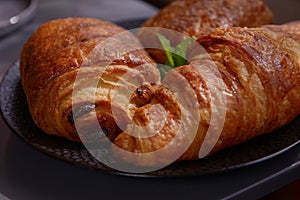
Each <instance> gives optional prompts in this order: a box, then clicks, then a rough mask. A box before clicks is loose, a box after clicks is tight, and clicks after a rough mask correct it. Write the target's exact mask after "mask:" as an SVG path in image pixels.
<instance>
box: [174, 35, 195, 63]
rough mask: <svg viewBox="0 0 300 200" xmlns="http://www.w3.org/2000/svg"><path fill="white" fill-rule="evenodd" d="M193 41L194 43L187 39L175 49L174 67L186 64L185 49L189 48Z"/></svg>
mask: <svg viewBox="0 0 300 200" xmlns="http://www.w3.org/2000/svg"><path fill="white" fill-rule="evenodd" d="M193 41H194V39H193V38H187V39H185V40H184V41H182V42H181V43H180V44H179V45H177V46H176V47H175V52H174V55H173V60H174V63H175V67H178V66H183V65H185V64H186V63H187V60H186V52H187V48H188V47H189V45H191V44H192V43H193Z"/></svg>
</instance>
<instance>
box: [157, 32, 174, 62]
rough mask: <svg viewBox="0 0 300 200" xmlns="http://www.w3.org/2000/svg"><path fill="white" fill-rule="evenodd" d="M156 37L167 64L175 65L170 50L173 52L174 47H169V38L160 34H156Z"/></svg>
mask: <svg viewBox="0 0 300 200" xmlns="http://www.w3.org/2000/svg"><path fill="white" fill-rule="evenodd" d="M157 37H158V39H159V41H160V43H161V45H162V47H163V49H164V50H165V52H166V55H167V58H168V62H169V66H170V67H175V63H174V60H173V55H172V52H174V49H173V47H171V44H170V40H168V39H167V38H166V37H165V36H163V35H160V34H157Z"/></svg>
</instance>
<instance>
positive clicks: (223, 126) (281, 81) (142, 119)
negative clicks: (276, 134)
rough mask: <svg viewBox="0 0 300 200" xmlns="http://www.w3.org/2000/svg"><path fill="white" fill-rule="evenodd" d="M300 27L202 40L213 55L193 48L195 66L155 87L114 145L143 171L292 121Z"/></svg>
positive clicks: (299, 100)
mask: <svg viewBox="0 0 300 200" xmlns="http://www.w3.org/2000/svg"><path fill="white" fill-rule="evenodd" d="M299 27H300V22H298V23H292V24H287V25H282V26H276V25H268V26H263V27H260V28H241V27H232V28H224V27H223V28H222V27H220V28H217V29H215V30H213V31H212V32H211V33H209V34H208V35H206V36H202V37H199V38H198V39H197V42H198V43H199V44H200V45H201V46H202V47H204V49H205V50H206V51H207V53H203V52H202V53H201V52H200V53H199V51H198V50H197V51H193V50H191V51H189V55H188V56H189V57H190V60H191V61H190V63H189V64H187V65H185V66H181V67H177V68H174V69H172V70H170V71H169V73H168V74H167V76H166V79H165V80H164V83H163V84H161V85H156V86H155V87H156V88H155V89H154V90H152V91H153V94H152V96H153V98H152V99H151V101H150V103H148V104H146V105H144V106H142V107H140V108H138V109H137V110H136V113H135V115H134V118H133V120H134V122H135V123H133V124H129V125H128V127H127V130H125V131H124V132H123V133H121V134H120V135H118V136H117V138H116V139H115V140H114V144H115V145H117V146H118V147H119V148H121V149H123V150H125V151H124V152H122V151H117V150H114V153H115V155H116V156H118V157H120V158H121V159H123V160H125V161H126V162H129V163H134V164H136V165H139V166H163V165H166V164H167V163H170V161H172V160H174V161H175V159H176V160H177V161H180V160H195V159H199V158H202V157H204V156H207V155H210V154H212V153H214V152H216V151H219V150H221V149H224V148H226V147H229V146H232V145H236V144H239V143H242V142H244V141H246V140H248V139H251V138H253V137H256V136H259V135H262V134H265V133H270V132H272V131H274V130H276V129H278V128H280V127H282V126H285V125H287V124H288V123H290V122H291V121H292V120H293V119H294V118H295V117H296V116H297V115H298V114H299V113H300V38H299V36H300V34H299V33H300V32H299V30H300V29H299ZM297 34H299V35H297ZM183 95H184V96H183ZM197 110H198V111H199V112H196V111H197ZM151 116H152V117H151ZM162 116H163V117H162ZM154 117H155V118H154ZM196 120H198V121H196ZM158 121H159V122H160V124H162V125H160V126H159V125H158ZM195 123H196V125H195ZM195 126H196V129H195V128H194V127H195ZM139 127H146V128H144V129H142V131H143V132H142V131H141V132H138V131H139V130H140V129H139ZM132 131H134V132H135V135H141V136H143V135H146V136H149V137H144V138H143V137H134V136H133V135H132V134H130V133H131V132H132ZM163 149H166V150H163ZM127 152H134V154H128V153H127ZM155 152H159V153H157V154H156V153H155Z"/></svg>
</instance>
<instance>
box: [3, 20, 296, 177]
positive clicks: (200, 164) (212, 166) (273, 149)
mask: <svg viewBox="0 0 300 200" xmlns="http://www.w3.org/2000/svg"><path fill="white" fill-rule="evenodd" d="M142 21H144V20H134V21H128V22H122V23H121V25H122V26H124V27H126V28H134V27H138V25H139V24H140V23H141V22H142ZM0 92H1V96H0V106H1V113H2V116H3V118H4V119H5V121H6V122H7V124H8V126H9V127H10V128H11V129H12V130H13V131H14V132H15V133H16V134H17V135H18V136H20V137H21V138H22V139H24V141H26V142H27V143H29V144H31V145H32V146H34V147H35V148H36V149H38V150H40V151H42V152H44V153H46V154H48V155H50V156H53V157H55V158H58V159H61V160H64V161H67V162H69V163H73V164H75V165H79V166H83V167H87V168H91V169H95V170H100V171H102V172H106V173H114V174H121V175H126V176H142V177H177V176H197V175H198V176H199V175H205V174H212V173H220V172H225V171H228V170H232V169H237V168H241V167H244V166H249V165H252V164H255V163H258V162H262V161H264V160H267V159H271V158H273V157H275V156H277V155H279V154H281V153H283V152H285V151H287V150H289V149H291V148H292V147H294V146H296V145H297V144H299V142H300V116H299V117H297V118H296V119H295V120H294V121H293V122H292V123H290V124H289V125H288V126H286V127H283V128H281V129H279V130H277V131H276V132H273V133H270V134H267V135H263V136H260V137H257V138H254V139H252V140H250V141H247V142H245V143H243V144H240V145H237V146H234V147H231V148H227V149H225V150H223V151H220V152H218V153H216V154H213V155H212V156H209V157H206V158H204V159H201V160H197V161H185V162H180V163H174V164H171V165H170V166H168V167H166V168H163V169H160V170H158V171H154V172H151V173H143V174H131V173H125V172H119V171H116V170H114V169H111V168H109V167H107V166H105V165H103V164H102V163H100V162H99V161H98V160H96V159H95V158H94V157H93V156H92V155H90V154H89V152H88V151H87V150H86V149H85V148H84V147H83V145H81V144H79V143H74V142H70V141H68V140H65V139H63V138H60V137H56V136H50V135H47V134H45V133H44V132H43V131H41V130H40V129H39V128H37V127H36V126H35V124H34V123H33V121H32V119H31V116H30V113H29V111H28V107H27V103H26V98H25V95H24V92H23V89H22V87H21V81H20V73H19V64H18V63H15V64H14V65H13V66H12V67H11V68H10V69H9V70H8V72H7V74H6V75H5V76H4V78H3V81H2V83H1V86H0Z"/></svg>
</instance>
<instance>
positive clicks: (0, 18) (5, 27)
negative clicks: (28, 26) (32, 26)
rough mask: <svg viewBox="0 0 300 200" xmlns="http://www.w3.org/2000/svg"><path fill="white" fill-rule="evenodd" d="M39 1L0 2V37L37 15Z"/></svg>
mask: <svg viewBox="0 0 300 200" xmlns="http://www.w3.org/2000/svg"><path fill="white" fill-rule="evenodd" d="M37 4H38V0H2V1H0V37H1V36H3V35H5V34H7V33H9V32H11V31H13V30H15V29H16V28H17V27H19V26H21V25H22V24H24V23H25V22H27V21H28V20H29V19H30V18H31V17H32V16H33V15H34V13H35V11H36V8H37Z"/></svg>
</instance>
